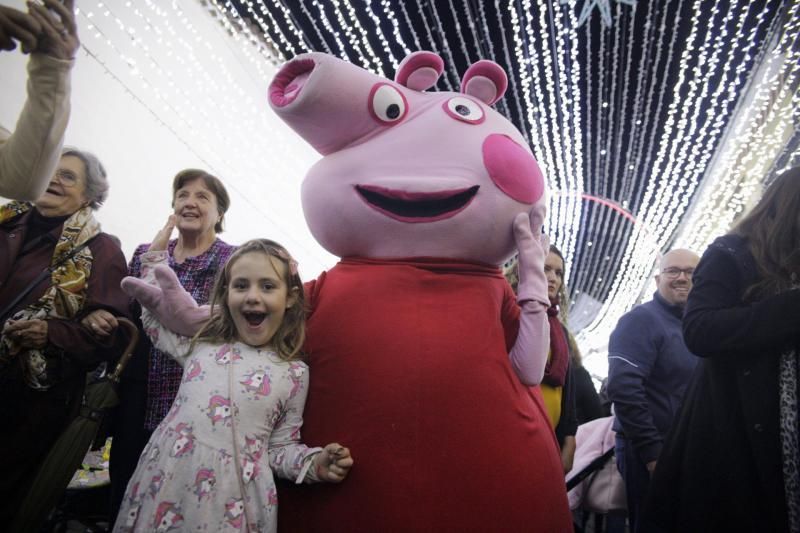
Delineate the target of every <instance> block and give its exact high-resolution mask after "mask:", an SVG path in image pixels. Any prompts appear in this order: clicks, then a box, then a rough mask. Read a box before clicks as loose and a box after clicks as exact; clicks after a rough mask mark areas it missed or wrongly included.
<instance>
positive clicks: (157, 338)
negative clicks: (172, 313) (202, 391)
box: [141, 250, 191, 365]
mask: <svg viewBox="0 0 800 533" xmlns="http://www.w3.org/2000/svg"><path fill="white" fill-rule="evenodd" d="M141 260H142V262H141V265H142V280H143V281H144V282H145V283H148V284H150V285H155V284H157V282H156V278H155V266H156V265H159V264H166V263H167V251H166V250H158V251H149V252H145V253H144V254H142V256H141ZM142 326H143V327H144V331H145V333H147V336H148V337H150V340H151V341H152V343H153V346H155V347H156V348H158V349H159V350H161V351H162V352H164V353H166V354H169V355H170V357H172V358H173V359H175V360H176V361H177V362H178V363H179V364H181V365H183V364H184V362H185V360H186V357H187V356H188V355H189V348H190V346H191V339H190V338H189V337H184V336H182V335H178V334H177V333H173V332H172V331H170V330H168V329H167V328H165V327H164V325H163V324H161V322H159V321H158V319H156V317H155V316H154V315H153V314H152V313H151V312H150V310H149V309H148V308H147V307H145V306H144V305H142Z"/></svg>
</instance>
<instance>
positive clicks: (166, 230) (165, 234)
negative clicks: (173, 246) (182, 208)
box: [148, 215, 178, 252]
mask: <svg viewBox="0 0 800 533" xmlns="http://www.w3.org/2000/svg"><path fill="white" fill-rule="evenodd" d="M177 221H178V217H177V216H175V215H170V216H168V217H167V223H166V224H164V227H163V228H161V229H160V230H158V233H156V236H155V237H153V242H151V243H150V248H149V249H148V251H150V252H158V251H161V250H166V249H167V245H168V244H169V238H170V237H171V236H172V231H173V230H174V229H175V224H176V222H177Z"/></svg>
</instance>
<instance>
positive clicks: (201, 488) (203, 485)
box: [194, 468, 217, 501]
mask: <svg viewBox="0 0 800 533" xmlns="http://www.w3.org/2000/svg"><path fill="white" fill-rule="evenodd" d="M216 482H217V478H216V476H215V475H214V471H213V470H211V469H210V468H201V469H200V470H198V471H197V474H195V476H194V493H195V494H196V495H197V499H198V500H199V501H203V497H204V496H206V495H208V494H209V493H210V492H211V491H212V490H214V484H215V483H216Z"/></svg>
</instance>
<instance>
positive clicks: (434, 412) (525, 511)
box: [278, 259, 572, 532]
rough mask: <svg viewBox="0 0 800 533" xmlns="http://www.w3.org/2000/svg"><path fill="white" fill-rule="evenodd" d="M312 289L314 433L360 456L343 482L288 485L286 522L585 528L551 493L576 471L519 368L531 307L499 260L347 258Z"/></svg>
mask: <svg viewBox="0 0 800 533" xmlns="http://www.w3.org/2000/svg"><path fill="white" fill-rule="evenodd" d="M306 288H307V294H308V296H309V302H310V307H311V309H310V310H311V313H310V318H309V321H308V339H309V340H308V343H307V345H306V351H307V353H308V357H309V360H308V362H309V365H310V367H311V368H312V373H311V385H310V389H309V396H308V400H307V404H306V410H305V425H304V427H303V438H304V439H305V440H306V441H307V442H331V441H338V442H343V443H347V446H348V447H349V448H350V450H351V451H352V453H353V457H354V458H355V459H356V464H355V466H354V467H353V470H352V472H351V473H350V476H349V478H348V479H347V480H346V482H345V483H342V484H340V485H324V486H323V485H320V486H315V487H313V488H309V487H299V488H295V487H288V486H287V487H285V490H281V491H280V504H279V505H280V511H279V513H280V519H279V521H278V523H279V527H281V528H282V529H284V530H286V531H289V530H292V531H387V530H395V531H425V530H428V531H532V530H536V531H546V532H557V531H571V528H572V526H571V521H570V516H569V509H568V507H567V502H566V498H565V495H564V493H563V492H560V491H558V490H542V489H543V488H544V487H549V488H555V487H558V486H559V485H560V484H563V479H564V475H563V471H562V467H561V463H560V461H559V460H558V454H557V450H556V444H555V440H554V436H553V432H552V430H551V429H550V426H549V424H548V422H547V417H546V415H545V413H544V410H543V407H542V405H541V402H536V401H531V396H530V395H529V393H528V391H527V388H526V387H524V386H523V385H522V384H521V383H520V382H519V380H518V379H517V377H516V376H515V375H514V372H513V370H512V369H511V366H510V364H509V358H508V349H509V347H510V346H511V345H512V344H513V341H514V338H515V337H516V328H517V319H518V316H519V308H518V306H517V303H516V298H515V296H514V294H513V292H512V291H511V288H510V287H509V285H508V283H507V282H506V281H505V279H504V278H503V276H502V274H501V272H500V271H499V270H498V269H497V268H496V267H492V266H486V265H480V264H474V263H465V262H453V261H448V260H427V259H423V260H416V261H403V260H400V261H377V260H370V259H345V260H342V261H341V262H340V263H339V264H338V265H336V266H335V267H334V268H333V269H331V270H330V271H328V272H327V273H324V274H322V276H320V278H319V279H318V280H316V281H314V282H311V283H309V284H307V287H306ZM323 295H324V296H323ZM376 295H380V297H376ZM476 302H480V304H479V305H475V304H476ZM365 325H366V326H365ZM487 325H489V326H490V327H488V328H487V327H486V326H487ZM376 347H382V348H381V349H380V350H376ZM366 354H369V355H368V356H367V355H366ZM365 376H369V377H368V378H366V379H365V378H364V377H365ZM545 450H552V453H542V452H543V451H545ZM434 458H435V459H434ZM387 487H391V489H390V490H389V491H387ZM282 488H283V487H282ZM309 490H313V491H314V492H315V494H313V496H312V495H310V494H309V493H308V491H309ZM387 492H388V493H390V494H391V497H390V498H387V497H386V494H387ZM398 517H402V518H401V519H399V520H398Z"/></svg>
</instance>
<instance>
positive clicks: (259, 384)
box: [239, 370, 270, 396]
mask: <svg viewBox="0 0 800 533" xmlns="http://www.w3.org/2000/svg"><path fill="white" fill-rule="evenodd" d="M239 383H241V384H242V385H244V388H245V389H247V391H248V392H254V393H256V394H258V395H260V396H267V395H268V394H269V391H270V384H269V374H268V373H267V371H266V370H253V371H252V372H249V373H247V374H245V376H244V379H243V380H242V381H240V382H239Z"/></svg>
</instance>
